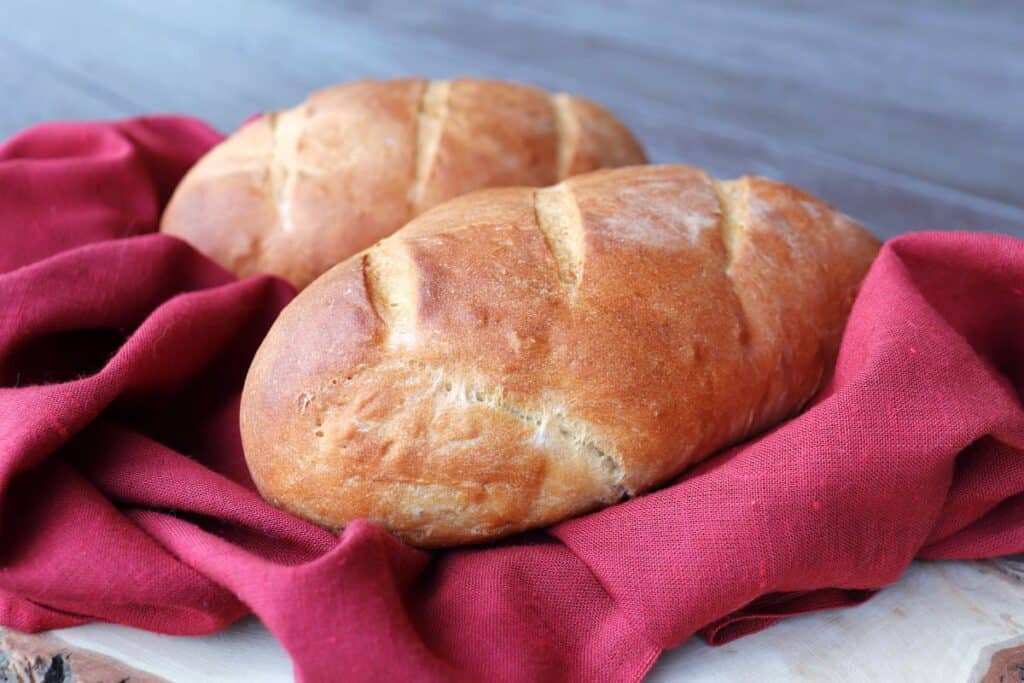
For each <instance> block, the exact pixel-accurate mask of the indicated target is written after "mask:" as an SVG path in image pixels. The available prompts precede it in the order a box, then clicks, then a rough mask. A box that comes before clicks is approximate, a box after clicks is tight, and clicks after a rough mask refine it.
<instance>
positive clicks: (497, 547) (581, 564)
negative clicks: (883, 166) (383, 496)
mask: <svg viewBox="0 0 1024 683" xmlns="http://www.w3.org/2000/svg"><path fill="white" fill-rule="evenodd" d="M219 139H220V136H219V134H218V133H216V132H215V131H213V130H212V129H211V128H209V127H208V126H206V125H205V124H203V123H202V122H200V121H197V120H194V119H190V118H183V117H146V118H136V119H130V120H125V121H119V122H114V123H62V124H48V125H43V126H38V127H35V128H32V129H30V130H27V131H25V132H23V133H21V134H19V135H17V136H16V137H14V138H13V139H11V140H9V141H7V142H6V143H4V144H3V145H2V146H0V624H2V625H4V626H9V627H12V628H15V629H20V630H26V631H38V630H44V629H49V628H55V627H62V626H68V625H71V624H80V623H84V622H88V621H111V622H117V623H122V624H128V625H132V626H137V627H140V628H145V629H150V630H153V631H159V632H163V633H173V634H200V633H210V632H213V631H216V630H218V629H221V628H223V627H225V626H226V625H228V624H230V623H231V622H232V621H234V620H236V619H238V618H239V617H241V616H242V615H244V614H246V613H248V612H250V611H251V612H255V613H256V614H257V615H259V617H260V618H261V619H263V621H264V622H265V623H266V624H267V625H268V627H269V628H270V629H271V630H272V631H273V632H274V633H275V634H276V635H277V637H278V638H280V639H281V641H282V643H283V644H284V646H285V647H286V648H287V650H288V651H289V653H290V654H291V656H292V658H293V661H294V663H295V672H296V676H297V678H298V679H300V680H303V681H330V680H337V678H338V677H339V675H344V676H345V677H347V678H350V679H364V678H398V677H401V679H403V680H425V681H426V680H459V679H466V680H479V679H482V678H487V679H488V680H507V681H525V680H567V681H586V680H637V679H640V678H641V677H642V676H643V675H644V674H645V673H646V672H647V670H648V669H649V668H650V667H651V665H652V664H653V662H654V660H655V659H656V657H657V656H658V654H659V653H660V652H661V651H662V649H664V648H670V647H673V646H676V645H678V644H679V643H681V642H682V641H683V640H685V639H686V638H688V637H690V636H692V635H693V634H695V633H697V632H702V633H703V635H704V637H705V638H706V639H708V640H709V641H710V642H714V643H721V642H726V641H728V640H730V639H732V638H735V637H739V636H741V635H744V634H747V633H750V632H752V631H755V630H758V629H761V628H765V627H767V626H770V625H771V624H772V623H775V622H776V621H777V620H779V619H782V618H784V617H786V616H789V615H792V614H798V613H802V612H807V611H812V610H817V609H825V608H833V607H839V606H843V605H852V604H857V603H859V602H861V601H863V600H865V599H867V598H868V597H870V595H871V594H872V593H873V592H874V591H876V590H878V589H880V588H882V587H884V586H885V585H886V584H888V583H891V582H892V581H894V580H896V579H897V578H898V577H899V575H900V574H901V572H902V571H903V570H904V569H905V568H906V566H907V564H908V563H909V562H910V561H911V560H912V559H914V558H915V557H921V558H929V559H939V558H977V557H990V556H997V555H1004V554H1010V553H1014V552H1021V551H1024V409H1022V406H1021V399H1022V395H1024V242H1022V241H1020V240H1016V239H1013V238H1010V237H1004V236H999V235H991V234H968V233H960V232H930V233H918V234H911V235H906V236H903V237H899V238H897V239H895V240H893V241H891V242H890V243H889V244H888V245H886V246H885V247H884V249H883V251H882V252H881V254H880V255H879V257H878V259H877V261H876V262H875V264H874V266H873V267H872V270H871V272H870V274H869V275H868V278H867V280H866V281H865V283H864V286H863V288H862V290H861V293H860V296H859V298H858V300H857V302H856V304H855V306H854V310H853V313H852V315H851V318H850V321H849V324H848V327H847V330H846V334H845V337H844V341H843V345H842V349H841V352H840V356H839V360H838V364H837V367H836V372H835V375H834V377H833V379H832V380H831V382H830V383H829V384H828V386H826V387H824V388H823V389H822V391H821V392H820V394H819V396H818V397H817V398H816V399H815V401H813V402H812V404H811V405H810V406H809V407H808V408H807V410H806V411H805V412H804V413H803V414H802V415H800V416H799V417H797V418H796V419H793V420H790V421H788V422H786V423H784V424H782V425H779V426H778V427H777V428H775V429H774V430H772V431H771V432H769V433H767V434H764V435H762V436H761V437H759V438H757V439H754V440H752V441H750V442H748V443H746V444H743V445H741V446H739V447H737V448H734V449H731V450H730V451H729V452H727V453H724V454H720V455H719V456H717V457H714V458H712V459H711V460H709V461H708V462H706V463H705V464H703V465H701V466H700V467H698V468H696V469H695V470H693V471H691V472H688V473H687V474H685V475H684V476H683V477H681V478H680V479H679V480H677V481H676V482H674V483H672V484H671V485H669V486H667V487H664V488H662V489H660V490H658V491H655V492H653V493H651V494H649V495H645V496H642V497H640V498H637V499H635V500H631V501H627V502H625V503H622V504H620V505H615V506H613V507H610V508H608V509H606V510H603V511H601V512H598V513H595V514H591V515H586V516H584V517H580V518H577V519H574V520H571V521H568V522H565V523H563V524H560V525H558V526H555V527H553V528H551V529H548V530H546V531H543V532H536V533H532V534H525V535H520V536H517V537H513V538H511V539H509V540H507V541H504V542H502V543H498V544H493V545H488V546H479V547H469V548H462V549H458V550H451V551H437V552H429V553H427V552H423V551H420V550H416V549H413V548H410V547H408V546H405V545H403V544H402V543H400V542H399V541H397V540H396V539H394V538H393V537H391V536H389V535H388V534H386V533H385V532H383V531H382V530H381V529H380V528H378V527H376V526H374V525H373V524H371V523H369V522H365V521H360V522H356V523H353V524H351V525H350V526H349V527H348V528H346V529H345V530H344V532H343V533H342V534H341V535H340V537H337V538H336V537H334V536H333V535H331V534H329V533H328V532H326V531H323V530H321V529H319V528H317V527H314V526H312V525H310V524H308V523H306V522H303V521H300V520H298V519H296V518H293V517H291V516H289V515H287V514H285V513H283V512H281V511H279V510H276V509H275V508H273V507H272V506H270V505H269V504H267V503H265V502H264V501H263V500H262V499H260V497H259V496H258V495H257V494H256V492H255V490H254V488H253V486H252V482H251V481H250V480H249V478H248V474H247V473H246V470H245V467H244V463H243V461H242V453H241V447H240V443H239V435H238V422H237V419H238V399H239V393H240V391H241V386H242V379H243V376H244V373H245V369H246V366H247V365H248V361H249V359H250V358H251V356H252V354H253V352H254V351H255V349H256V346H257V345H258V343H259V341H260V339H261V337H262V335H263V334H264V333H265V332H266V330H267V328H268V327H269V325H270V324H271V322H272V320H273V319H274V317H275V315H276V314H277V312H278V311H279V310H280V309H281V307H283V306H284V304H285V303H286V302H287V301H288V300H289V299H290V298H291V297H292V296H293V294H294V292H293V290H292V289H291V288H290V287H289V286H288V285H286V284H285V283H283V282H282V281H279V280H275V279H272V278H269V277H257V278H250V279H245V280H240V281H239V280H235V279H234V278H233V277H232V276H231V275H229V274H228V273H226V272H225V271H224V270H222V269H221V268H220V267H218V266H217V265H215V264H214V263H212V262H211V261H209V260H207V259H206V258H205V257H203V256H202V255H200V254H199V253H198V252H196V251H195V250H193V249H192V248H191V247H189V246H188V245H186V244H185V243H183V242H180V241H178V240H176V239H175V238H173V237H169V236H167V235H159V234H152V233H154V232H155V231H156V228H157V224H158V220H159V215H160V211H161V208H162V207H163V206H164V205H165V203H166V202H167V200H168V198H169V197H170V194H171V192H172V190H173V188H174V186H175V183H176V182H177V181H178V180H179V179H180V178H181V176H182V175H183V174H184V172H185V171H186V170H187V169H188V167H189V166H190V165H191V164H192V163H194V162H195V160H196V159H198V158H199V156H201V154H202V153H203V152H205V151H206V150H207V149H209V148H210V147H211V146H212V145H213V144H215V143H216V142H217V141H218V140H219ZM939 227H947V226H939Z"/></svg>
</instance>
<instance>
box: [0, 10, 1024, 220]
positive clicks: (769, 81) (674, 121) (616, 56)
mask: <svg viewBox="0 0 1024 683" xmlns="http://www.w3.org/2000/svg"><path fill="white" fill-rule="evenodd" d="M0 16H2V18H3V22H2V23H0V27H2V28H0V90H2V91H3V92H7V93H11V94H12V95H16V96H14V97H12V98H11V99H10V100H9V105H8V106H7V107H4V108H3V111H0V136H7V135H9V134H11V133H13V132H14V131H16V130H18V129H20V128H22V127H25V126H28V125H31V124H33V123H37V122H39V121H44V120H51V119H69V118H109V117H116V116H126V115H130V114H136V113H143V112H147V113H152V112H184V113H190V114H194V115H197V116H200V117H203V118H205V119H207V120H209V121H211V122H212V123H214V124H215V125H217V126H219V127H220V128H222V129H223V130H231V129H234V128H235V127H236V126H237V125H238V124H239V123H240V122H241V121H242V120H243V119H244V118H245V117H246V116H248V115H249V114H252V113H253V112H257V111H265V110H268V109H273V108H277V107H283V106H287V105H291V104H294V103H296V102H298V101H300V100H301V99H302V98H303V96H304V95H305V94H306V93H307V92H308V91H309V90H311V89H314V88H317V87H320V86H323V85H326V84H328V83H334V82H338V81H344V80H350V79H355V78H364V77H388V76H398V75H406V74H422V75H427V76H431V77H436V78H444V77H447V76H453V75H460V74H469V75H483V76H491V77H499V78H510V79H516V80H522V81H528V82H531V83H535V84H537V85H541V86H544V87H547V88H551V89H556V90H569V91H573V92H577V93H580V94H583V95H587V96H590V97H593V98H595V99H598V100H601V101H603V102H605V103H607V104H608V105H609V106H611V107H612V108H613V109H614V110H615V111H617V112H618V113H620V114H621V115H622V116H623V117H624V118H625V119H626V120H627V121H629V122H630V123H631V124H632V125H633V126H634V127H635V128H636V130H637V131H638V132H639V134H640V136H641V137H642V138H643V140H644V142H645V143H646V145H647V147H648V149H649V150H650V152H651V155H652V157H653V158H654V159H655V160H657V161H679V162H685V163H692V164H696V165H700V166H704V167H706V168H708V169H709V170H710V171H712V172H713V173H715V174H717V175H719V176H722V177H729V176H733V175H737V174H740V173H757V174H762V175H766V176H770V177H774V178H778V179H781V180H785V181H789V182H793V183H796V184H798V185H802V186H804V187H806V188H807V189H809V190H811V191H812V192H815V193H816V194H819V195H821V196H823V197H824V198H826V199H828V200H829V201H831V202H832V203H834V204H836V205H837V206H838V207H839V208H840V209H842V210H844V211H846V212H847V213H849V214H851V215H853V216H854V217H856V218H858V219H860V220H862V221H864V222H865V223H866V224H867V225H868V226H869V227H871V228H872V229H873V230H874V231H875V232H876V233H878V234H879V235H881V236H883V237H889V236H892V235H895V234H899V233H902V232H907V231H909V230H921V229H965V230H989V231H999V232H1008V233H1012V234H1017V235H1024V190H1022V188H1021V182H1020V178H1021V177H1024V154H1021V150H1022V149H1024V58H1022V55H1024V30H1022V29H1021V26H1024V3H1020V2H1016V1H1015V0H1006V1H1004V2H984V1H983V2H973V3H954V2H938V1H933V0H912V1H909V2H900V3H892V2H888V1H886V0H869V1H866V2H857V3H815V2H809V1H803V2H799V1H797V2H779V1H772V2H761V1H758V0H729V1H727V2H720V1H717V0H705V1H703V2H683V3H679V2H667V1H666V2H626V3H623V2H618V1H615V0H596V1H590V0H587V1H584V0H570V1H568V2H549V1H547V0H535V1H532V2H523V3H518V2H517V3H504V2H500V3H499V2H478V1H476V0H441V1H440V2H422V1H421V0H406V1H404V2H382V3H373V2H346V3H338V2H329V1H326V0H324V1H320V2H316V1H304V2H294V1H288V0H248V1H246V0H220V1H218V2H207V1H206V0H179V1H178V2H173V3H140V2H135V1H134V0H96V1H95V2H91V3H88V4H82V3H78V2H71V1H65V2H52V3H45V4H43V3H38V2H36V1H35V0H4V3H3V5H2V7H0Z"/></svg>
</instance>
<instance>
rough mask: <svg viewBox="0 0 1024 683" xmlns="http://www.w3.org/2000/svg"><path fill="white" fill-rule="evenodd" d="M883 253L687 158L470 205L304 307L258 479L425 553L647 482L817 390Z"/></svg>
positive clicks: (285, 320) (254, 413)
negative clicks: (373, 525)
mask: <svg viewBox="0 0 1024 683" xmlns="http://www.w3.org/2000/svg"><path fill="white" fill-rule="evenodd" d="M877 249H878V243H877V242H876V241H875V239H874V238H873V237H871V236H870V235H869V234H868V233H867V232H866V231H865V230H864V229H863V228H861V227H859V226H858V225H857V224H856V223H854V222H853V221H852V220H850V219H849V218H847V217H845V216H843V215H842V214H840V213H838V212H836V211H834V210H833V209H831V208H830V207H829V206H827V205H826V204H824V203H822V202H820V201H818V200H816V199H815V198H814V197H812V196H810V195H808V194H806V193H804V192H802V191H800V190H798V189H796V188H793V187H790V186H787V185H783V184H780V183H777V182H772V181H770V180H765V179H761V178H751V177H743V178H740V179H738V180H731V181H726V182H717V181H715V180H713V179H712V178H710V177H709V176H708V175H707V174H705V173H704V172H703V171H701V170H699V169H696V168H691V167H686V166H638V167H633V168H626V169H619V170H612V171H599V172H596V173H591V174H587V175H582V176H578V177H575V178H572V179H569V180H567V181H565V182H562V183H561V184H558V185H555V186H553V187H548V188H544V189H540V190H535V189H530V188H511V189H494V190H485V191H482V192H478V193H474V194H471V195H468V196H465V197H461V198H458V199H455V200H452V201H450V202H447V203H445V204H442V205H440V206H438V207H436V208H434V209H433V210H431V211H428V212H427V213H425V214H423V215H422V216H420V217H419V218H417V219H415V220H413V221H412V222H411V223H409V224H408V225H406V226H405V227H404V228H403V229H401V230H399V231H398V232H397V233H395V234H394V235H392V236H391V237H389V238H387V239H385V240H383V241H382V242H381V243H379V244H377V245H376V246H374V247H372V248H371V249H369V250H367V251H364V252H363V253H361V254H358V255H356V256H354V257H353V258H351V259H349V260H347V261H345V262H344V263H342V264H340V265H338V266H336V267H335V268H333V269H332V270H330V271H328V272H327V273H326V274H325V275H323V276H322V277H321V278H319V279H318V280H317V281H316V282H314V283H313V284H312V285H311V286H310V287H308V288H307V289H306V290H305V291H303V292H302V293H301V294H300V295H299V296H298V297H297V298H296V299H295V300H294V301H293V302H292V303H291V304H290V305H289V306H288V307H287V308H285V310H284V311H283V312H282V313H281V316H280V318H279V319H278V320H277V322H276V323H275V324H274V326H273V328H272V329H271V331H270V333H269V334H268V336H267V337H266V340H265V341H264V342H263V345H262V347H261V348H260V350H259V352H258V353H257V355H256V357H255V360H254V361H253V364H252V367H251V369H250V371H249V375H248V377H247V380H246V383H245V390H244V393H243V396H242V409H241V430H242V438H243V443H244V447H245V455H246V459H247V461H248V465H249V468H250V471H251V472H252V476H253V480H254V481H255V482H256V484H257V486H258V487H259V489H260V491H261V492H262V493H263V495H264V496H265V497H266V498H267V499H268V500H270V501H271V502H273V503H274V504H276V505H279V506H281V507H283V508H286V509H287V510H290V511H291V512H293V513H295V514H296V515H299V516H302V517H305V518H307V519H310V520H312V521H314V522H316V523H318V524H321V525H323V526H326V527H330V528H334V529H337V528H340V527H342V526H344V525H345V524H346V523H347V522H349V521H350V520H353V519H356V518H364V517H365V518H370V519H373V520H376V521H377V522H379V523H381V524H382V525H384V526H385V527H387V528H388V529H390V530H391V531H393V532H394V533H396V534H398V535H399V536H400V537H402V538H404V539H405V540H407V541H408V542H410V543H413V544H416V545H421V546H439V545H449V544H459V543H467V542H473V541H482V540H486V539H493V538H496V537H499V536H503V535H506V534H509V533H512V532H515V531H519V530H523V529H528V528H531V527H536V526H541V525H546V524H550V523H552V522H556V521H559V520H562V519H565V518H567V517H570V516H573V515H577V514H580V513H582V512H585V511H588V510H593V509H595V508H598V507H600V506H604V505H608V504H610V503H614V502H616V501H618V500H620V499H622V498H623V497H625V496H633V495H636V494H638V493H640V492H643V491H645V490H648V489H650V488H651V487H653V486H655V485H658V484H660V483H663V482H665V481H667V480H668V479H670V478H672V477H674V476H676V475H678V474H679V473H680V472H681V471H682V470H684V469H685V468H686V467H688V466H690V465H692V464H693V463H695V462H697V461H699V460H701V459H703V458H706V457H707V456H708V455H710V454H711V453H713V452H714V451H716V450H719V449H721V448H723V447H725V446H727V445H730V444H733V443H736V442H738V441H740V440H742V439H744V438H746V437H749V436H751V435H752V434H755V433H757V432H759V431H762V430H764V429H766V428H768V427H770V426H772V425H774V424H776V423H777V422H779V421H780V420H782V419H783V418H785V417H787V416H791V415H793V414H794V413H795V412H796V411H798V410H799V409H800V408H801V407H802V406H803V405H804V404H805V403H806V402H807V400H808V399H810V398H811V397H812V395H813V394H814V393H815V391H816V390H817V389H818V387H819V386H820V385H821V384H822V382H823V381H824V380H825V378H826V377H827V376H828V375H829V373H830V370H831V368H832V366H833V363H834V357H835V355H836V351H837V348H838V345H839V340H840V335H841V333H842V330H843V326H844V324H845V320H846V317H847V314H848V311H849V309H850V306H851V302H852V301H853V299H854V296H855V294H856V292H857V289H858V285H859V283H860V281H861V279H862V278H863V276H864V274H865V272H866V271H867V269H868V266H869V265H870V263H871V261H872V258H873V257H874V255H875V253H876V251H877Z"/></svg>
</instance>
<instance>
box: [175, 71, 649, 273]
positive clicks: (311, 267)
mask: <svg viewBox="0 0 1024 683" xmlns="http://www.w3.org/2000/svg"><path fill="white" fill-rule="evenodd" d="M644 161H645V157H644V153H643V149H642V148H641V147H640V145H639V144H638V143H637V141H636V139H635V138H634V137H633V136H632V134H630V132H629V130H628V129H627V128H626V127H625V126H624V125H623V124H622V122H621V121H619V120H618V119H617V118H615V116H613V115H612V114H611V113H609V112H608V111H607V110H605V109H603V108H602V107H600V106H598V105H596V104H594V103H592V102H588V101H586V100H583V99H580V98H578V97H572V96H570V95H563V94H560V95H549V94H548V93H546V92H544V91H543V90H539V89H537V88H532V87H529V86H525V85H517V84H513V83H504V82H499V81H481V80H473V79H459V80H454V81H433V82H428V81H425V80H421V79H404V80H390V81H358V82H354V83H348V84H345V85H339V86H335V87H332V88H327V89H326V90H321V91H319V92H316V93H313V94H312V95H311V96H310V97H309V99H308V100H306V102H304V103H303V104H301V105H299V106H298V107H296V108H294V109H289V110H286V111H282V112H275V113H272V114H269V115H267V116H262V117H260V118H258V119H256V120H254V121H252V122H250V123H249V124H247V125H245V126H243V127H242V129H241V130H239V131H238V132H237V133H235V134H234V135H232V136H231V137H229V138H228V139H227V140H225V141H224V142H223V143H221V144H220V145H218V146H217V147H216V148H214V149H213V150H211V152H210V153H209V154H208V155H207V156H206V157H204V158H203V159H202V160H200V162H199V163H198V164H196V166H195V167H194V168H193V169H192V170H191V171H190V172H189V173H188V175H186V176H185V178H184V180H183V181H182V182H181V184H180V186H179V187H178V189H177V191H176V192H175V194H174V197H173V198H172V200H171V202H170V204H169V205H168V207H167V210H166V211H165V213H164V216H163V220H162V225H161V230H163V231H164V232H167V233H169V234H173V235H177V236H179V237H181V238H183V239H185V240H188V241H189V242H191V243H192V244H194V245H195V246H196V247H197V248H199V249H200V250H201V251H203V252H204V253H206V254H207V255H208V256H210V257H211V258H212V259H214V260H215V261H217V262H219V263H220V264H221V265H223V266H224V267H226V268H228V269H229V270H231V271H233V272H235V273H237V274H238V275H240V276H246V275H251V274H255V273H273V274H276V275H279V276H281V277H284V278H285V279H287V280H289V281H290V282H291V283H292V284H294V285H295V286H296V287H299V288H302V287H304V286H305V285H306V284H308V283H309V282H310V281H311V280H312V279H313V278H315V277H316V276H317V275H319V274H320V273H322V272H324V271H325V270H327V269H328V268H329V267H331V266H333V265H335V264H336V263H338V262H339V261H341V260H343V259H344V258H346V257H348V256H350V255H351V254H353V253H355V252H357V251H359V250H360V249H363V248H365V247H368V246H369V245H371V244H373V243H374V242H376V241H377V240H379V239H381V238H382V237H385V236H387V235H389V234H391V233H392V232H394V231H395V230H397V229H398V228H399V227H401V226H402V224H404V223H405V222H406V221H407V220H408V219H410V218H411V217H413V216H414V215H416V214H418V213H420V212H421V211H423V210H425V209H427V208H430V207H431V206H434V205H435V204H438V203H440V202H442V201H445V200H447V199H449V198H451V197H455V196H457V195H460V194H464V193H466V192H470V191H473V190H478V189H481V188H486V187H498V186H505V185H548V184H550V183H553V182H556V181H558V180H560V179H562V178H565V177H567V176H568V175H571V174H576V173H583V172H586V171H591V170H594V169H598V168H606V167H613V166H623V165H627V164H638V163H643V162H644Z"/></svg>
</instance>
